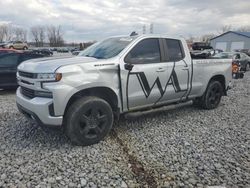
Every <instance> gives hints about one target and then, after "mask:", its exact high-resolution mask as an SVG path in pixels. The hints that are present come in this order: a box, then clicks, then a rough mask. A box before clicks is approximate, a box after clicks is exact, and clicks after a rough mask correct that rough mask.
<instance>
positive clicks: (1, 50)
mask: <svg viewBox="0 0 250 188" xmlns="http://www.w3.org/2000/svg"><path fill="white" fill-rule="evenodd" d="M18 52H19V51H18V50H15V49H8V48H0V55H1V54H7V53H18Z"/></svg>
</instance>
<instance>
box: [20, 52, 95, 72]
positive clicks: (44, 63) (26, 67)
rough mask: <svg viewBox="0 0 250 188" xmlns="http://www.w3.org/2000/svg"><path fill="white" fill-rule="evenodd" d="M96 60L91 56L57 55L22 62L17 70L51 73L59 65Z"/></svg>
mask: <svg viewBox="0 0 250 188" xmlns="http://www.w3.org/2000/svg"><path fill="white" fill-rule="evenodd" d="M94 61H96V59H95V58H92V57H83V56H77V57H59V58H53V57H52V58H38V59H32V60H28V61H24V62H22V63H21V64H20V65H19V66H18V70H20V71H24V72H32V73H52V72H55V71H56V69H58V68H59V67H61V66H64V65H72V64H79V63H90V62H94Z"/></svg>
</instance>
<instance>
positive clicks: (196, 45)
mask: <svg viewBox="0 0 250 188" xmlns="http://www.w3.org/2000/svg"><path fill="white" fill-rule="evenodd" d="M192 49H193V50H206V49H213V47H212V46H210V45H209V44H208V43H205V42H194V43H193V44H192Z"/></svg>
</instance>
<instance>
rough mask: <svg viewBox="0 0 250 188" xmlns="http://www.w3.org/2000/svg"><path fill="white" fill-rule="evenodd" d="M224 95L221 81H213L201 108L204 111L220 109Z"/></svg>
mask: <svg viewBox="0 0 250 188" xmlns="http://www.w3.org/2000/svg"><path fill="white" fill-rule="evenodd" d="M222 93H223V88H222V85H221V83H220V82H219V81H211V82H210V83H209V84H208V87H207V89H206V91H205V93H204V94H203V96H202V97H201V106H202V107H203V108H204V109H209V110H210V109H214V108H216V107H218V105H219V104H220V101H221V97H222Z"/></svg>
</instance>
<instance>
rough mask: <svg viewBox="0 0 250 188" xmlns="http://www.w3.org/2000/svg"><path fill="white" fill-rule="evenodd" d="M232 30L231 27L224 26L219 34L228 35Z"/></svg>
mask: <svg viewBox="0 0 250 188" xmlns="http://www.w3.org/2000/svg"><path fill="white" fill-rule="evenodd" d="M230 30H232V26H231V25H223V26H222V27H221V28H220V29H219V30H218V33H219V34H223V33H226V32H228V31H230Z"/></svg>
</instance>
